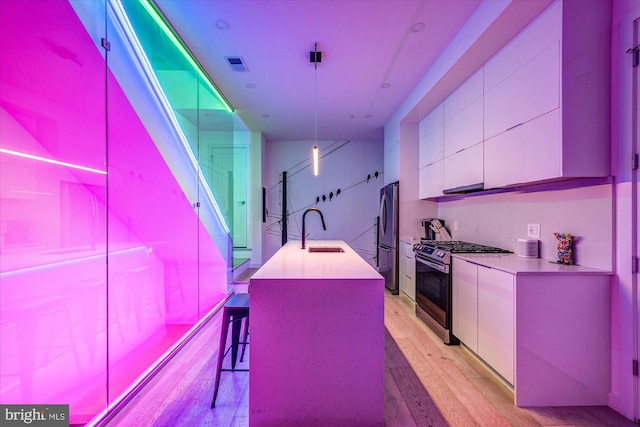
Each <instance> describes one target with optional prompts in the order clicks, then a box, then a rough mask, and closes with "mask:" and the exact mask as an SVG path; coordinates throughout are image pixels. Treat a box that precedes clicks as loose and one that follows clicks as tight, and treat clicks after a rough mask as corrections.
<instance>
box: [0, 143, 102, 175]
mask: <svg viewBox="0 0 640 427" xmlns="http://www.w3.org/2000/svg"><path fill="white" fill-rule="evenodd" d="M0 153H5V154H11V155H12V156H18V157H24V158H25V159H31V160H37V161H39V162H44V163H52V164H54V165H60V166H66V167H68V168H73V169H80V170H83V171H87V172H93V173H99V174H101V175H106V174H107V172H106V171H101V170H99V169H93V168H89V167H87V166H80V165H75V164H73V163H67V162H61V161H59V160H53V159H48V158H46V157H40V156H34V155H33V154H27V153H21V152H19V151H13V150H7V149H6V148H0Z"/></svg>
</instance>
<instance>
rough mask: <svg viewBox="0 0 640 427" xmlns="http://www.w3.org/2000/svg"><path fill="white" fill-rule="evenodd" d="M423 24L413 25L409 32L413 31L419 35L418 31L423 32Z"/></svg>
mask: <svg viewBox="0 0 640 427" xmlns="http://www.w3.org/2000/svg"><path fill="white" fill-rule="evenodd" d="M424 27H425V25H424V22H416V23H415V24H413V27H411V31H413V32H414V33H419V32H420V31H422V30H424Z"/></svg>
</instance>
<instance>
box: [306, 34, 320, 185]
mask: <svg viewBox="0 0 640 427" xmlns="http://www.w3.org/2000/svg"><path fill="white" fill-rule="evenodd" d="M309 60H310V62H312V63H313V66H314V68H315V72H314V82H313V89H314V94H313V99H314V105H313V108H314V112H313V121H314V123H313V124H314V133H313V142H314V145H313V153H312V158H313V175H314V176H318V162H319V154H318V63H319V62H322V52H318V43H315V44H314V48H313V51H312V52H309Z"/></svg>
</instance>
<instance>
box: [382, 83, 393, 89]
mask: <svg viewBox="0 0 640 427" xmlns="http://www.w3.org/2000/svg"><path fill="white" fill-rule="evenodd" d="M380 87H381V88H382V89H388V88H390V87H391V83H382V84H381V85H380Z"/></svg>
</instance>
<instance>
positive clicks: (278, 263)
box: [251, 240, 382, 280]
mask: <svg viewBox="0 0 640 427" xmlns="http://www.w3.org/2000/svg"><path fill="white" fill-rule="evenodd" d="M305 246H306V248H305V249H301V242H300V241H299V240H295V241H290V242H288V243H287V244H286V245H284V246H283V247H282V248H280V250H278V252H277V253H276V254H275V255H273V256H272V257H271V258H270V259H269V260H268V261H267V262H266V263H265V264H264V265H263V266H262V267H261V268H260V269H259V270H258V271H257V272H256V273H254V275H253V276H252V277H251V278H252V279H268V278H278V279H325V280H326V279H379V278H381V277H382V276H380V274H379V273H378V272H377V271H375V270H374V269H373V267H372V266H371V265H369V264H367V262H366V261H365V260H364V259H363V258H362V257H361V256H360V255H358V254H357V253H356V252H355V251H354V250H353V249H351V247H350V246H349V245H347V244H346V243H345V242H344V241H342V240H307V241H306V243H305ZM318 247H320V248H322V247H340V248H342V249H343V250H344V252H309V248H318Z"/></svg>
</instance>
